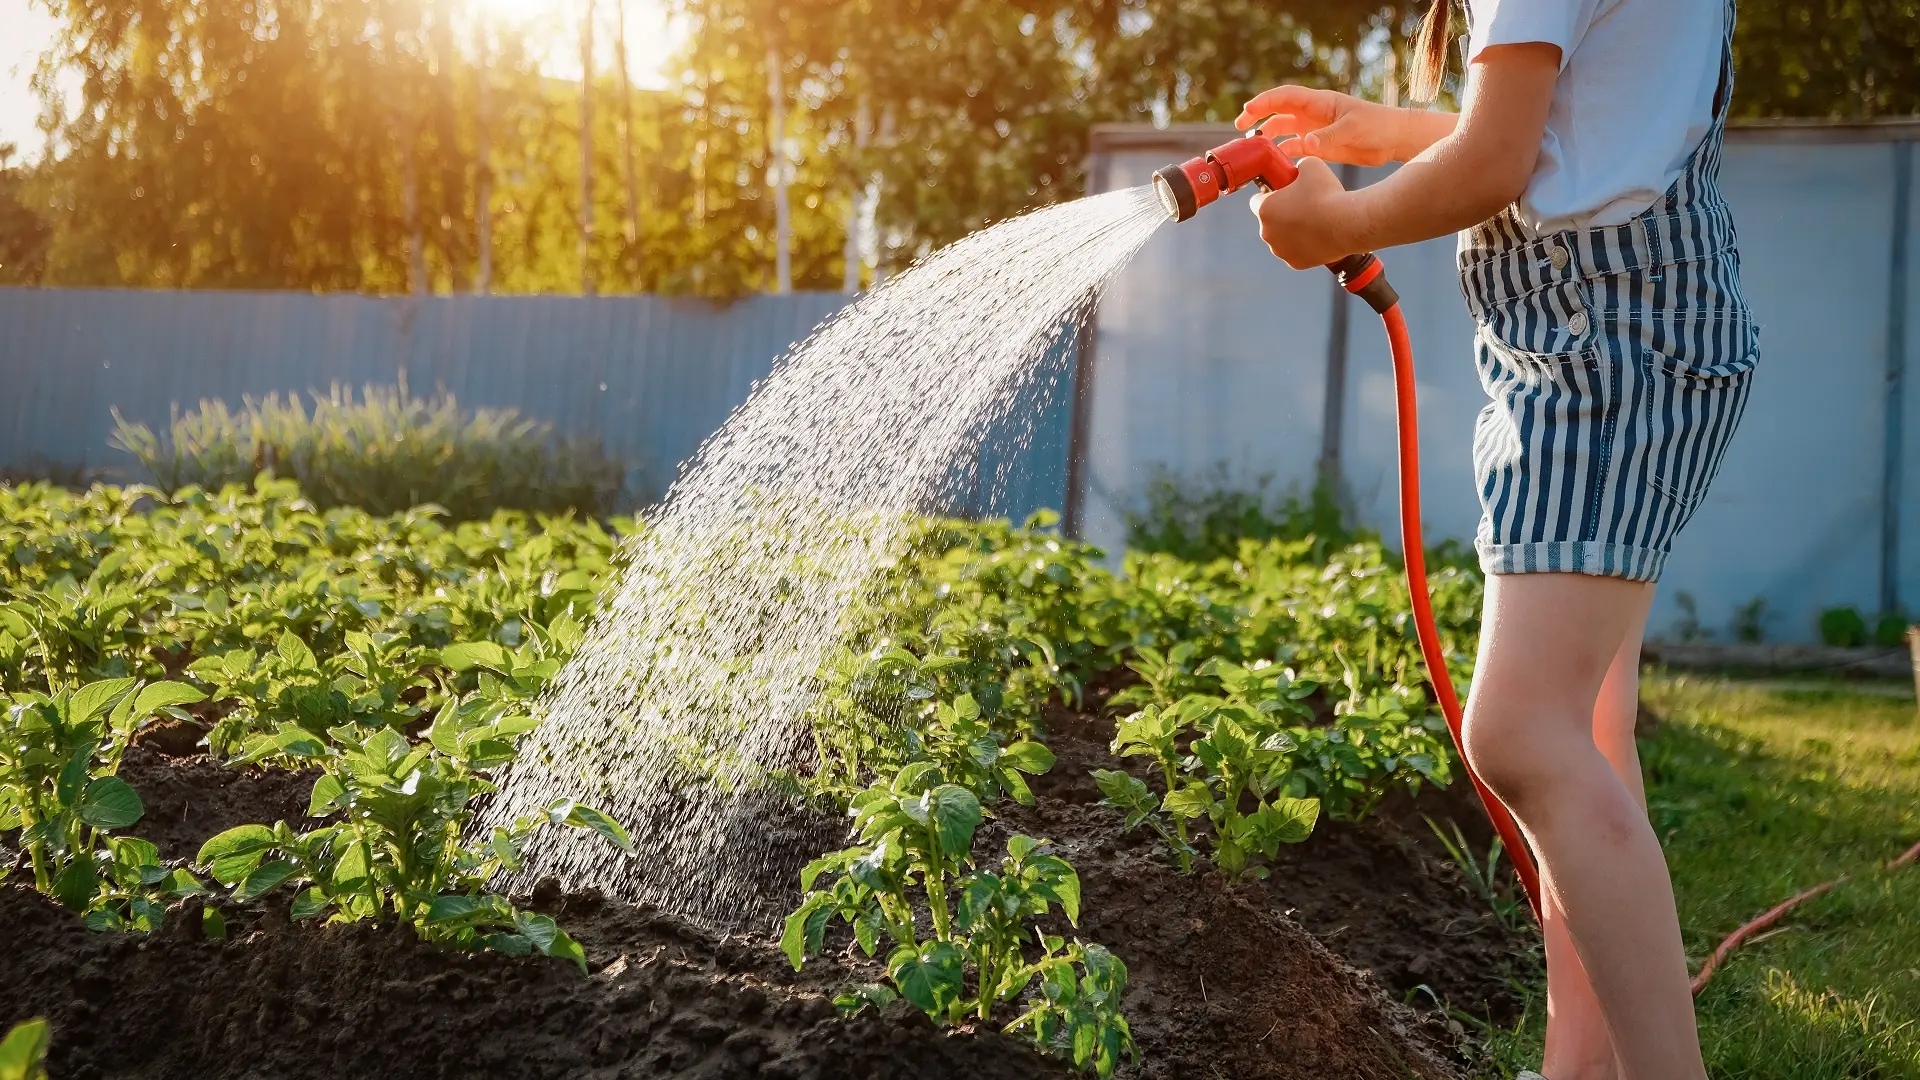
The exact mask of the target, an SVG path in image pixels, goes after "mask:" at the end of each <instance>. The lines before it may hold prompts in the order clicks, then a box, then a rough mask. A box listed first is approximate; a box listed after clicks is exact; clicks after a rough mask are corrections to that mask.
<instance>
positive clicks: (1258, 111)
mask: <svg viewBox="0 0 1920 1080" xmlns="http://www.w3.org/2000/svg"><path fill="white" fill-rule="evenodd" d="M1339 96H1340V95H1338V94H1336V93H1334V92H1333V91H1331V90H1315V89H1312V88H1311V87H1306V86H1293V85H1287V86H1276V87H1274V88H1273V89H1271V90H1263V91H1261V92H1260V93H1258V94H1256V95H1254V97H1253V100H1252V101H1249V102H1247V103H1246V104H1245V105H1244V106H1242V107H1241V109H1240V115H1239V116H1238V117H1237V118H1235V120H1234V121H1233V123H1234V126H1236V127H1238V128H1239V129H1240V130H1241V131H1245V130H1247V129H1248V128H1250V127H1252V126H1253V125H1255V124H1257V123H1259V122H1260V121H1261V120H1263V119H1265V118H1267V117H1270V116H1271V117H1274V119H1275V122H1277V121H1278V119H1279V118H1280V117H1282V116H1286V117H1289V118H1290V119H1291V122H1292V123H1293V124H1294V125H1295V126H1293V127H1292V128H1289V129H1286V130H1292V131H1298V130H1300V126H1301V125H1305V126H1307V127H1318V126H1320V125H1321V124H1325V123H1327V122H1328V121H1330V120H1332V119H1333V118H1334V116H1336V115H1337V114H1338V112H1339V110H1338V108H1337V107H1336V105H1335V102H1336V101H1338V100H1339ZM1262 130H1265V129H1264V128H1263V129H1262Z"/></svg>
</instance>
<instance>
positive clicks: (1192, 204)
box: [1153, 165, 1200, 221]
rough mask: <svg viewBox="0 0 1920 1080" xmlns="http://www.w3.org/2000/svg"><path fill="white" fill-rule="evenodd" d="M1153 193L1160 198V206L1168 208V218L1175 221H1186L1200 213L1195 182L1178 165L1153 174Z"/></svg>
mask: <svg viewBox="0 0 1920 1080" xmlns="http://www.w3.org/2000/svg"><path fill="white" fill-rule="evenodd" d="M1153 193H1154V194H1155V195H1158V196H1159V197H1160V205H1161V206H1163V207H1166V210H1167V216H1168V217H1169V218H1172V219H1173V220H1174V221H1185V220H1187V219H1188V218H1190V217H1192V216H1193V215H1195V214H1197V213H1199V212H1200V204H1199V200H1198V199H1196V198H1195V196H1194V190H1193V182H1192V181H1190V180H1188V179H1187V174H1186V173H1184V172H1181V171H1180V166H1178V165H1169V166H1167V167H1166V168H1164V169H1161V170H1159V171H1158V172H1155V173H1154V174H1153Z"/></svg>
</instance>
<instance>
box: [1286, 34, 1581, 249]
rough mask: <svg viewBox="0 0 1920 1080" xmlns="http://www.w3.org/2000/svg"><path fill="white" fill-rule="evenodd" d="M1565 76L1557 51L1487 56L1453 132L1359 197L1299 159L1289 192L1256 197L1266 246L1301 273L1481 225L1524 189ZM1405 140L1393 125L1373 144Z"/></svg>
mask: <svg viewBox="0 0 1920 1080" xmlns="http://www.w3.org/2000/svg"><path fill="white" fill-rule="evenodd" d="M1559 75H1560V49H1559V48H1558V47H1557V46H1554V45H1545V44H1537V43H1532V44H1524V45H1500V46H1494V47H1490V48H1487V49H1485V50H1483V51H1482V52H1481V53H1480V55H1479V56H1478V57H1476V58H1475V62H1474V64H1473V69H1472V75H1471V77H1470V78H1469V79H1468V83H1467V101H1466V107H1465V108H1464V109H1462V110H1461V113H1460V118H1459V121H1458V123H1456V124H1455V125H1454V126H1453V129H1452V130H1451V131H1449V132H1448V133H1446V134H1445V135H1443V136H1441V137H1440V138H1438V139H1436V140H1435V141H1433V142H1432V143H1431V144H1429V145H1428V146H1427V147H1426V148H1425V149H1423V150H1420V151H1419V152H1417V153H1415V154H1413V155H1411V159H1410V160H1408V161H1407V163H1406V164H1405V165H1404V166H1402V167H1401V168H1400V169H1399V170H1397V171H1396V172H1395V173H1394V174H1393V175H1392V176H1390V177H1387V178H1386V179H1385V180H1382V181H1381V182H1379V183H1377V184H1374V185H1372V186H1371V187H1366V188H1361V189H1360V190H1358V191H1351V192H1350V191H1346V190H1345V189H1343V188H1342V187H1341V186H1340V181H1339V179H1338V178H1337V177H1335V176H1334V175H1333V171H1332V170H1331V169H1329V168H1327V166H1326V165H1325V163H1324V162H1323V161H1321V160H1319V159H1315V158H1306V159H1303V160H1302V161H1301V162H1300V165H1301V170H1300V179H1299V180H1297V181H1295V182H1294V184H1293V185H1292V186H1290V187H1287V188H1283V189H1281V190H1279V191H1275V192H1271V193H1267V194H1262V195H1258V196H1255V198H1254V200H1253V208H1254V213H1255V214H1257V215H1258V216H1259V218H1260V236H1261V239H1263V240H1265V241H1266V242H1267V247H1268V248H1270V249H1271V250H1272V251H1273V253H1274V254H1275V255H1277V256H1279V257H1280V258H1282V259H1284V260H1286V262H1287V264H1288V265H1289V266H1292V267H1295V268H1296V269H1305V268H1307V267H1310V266H1318V265H1323V264H1325V263H1329V262H1333V261H1334V260H1336V259H1339V258H1341V257H1343V256H1346V255H1350V254H1352V253H1354V252H1356V251H1370V250H1372V249H1374V248H1382V247H1392V246H1394V245H1396V244H1411V243H1416V242H1418V241H1421V240H1429V239H1432V238H1433V237H1436V236H1445V235H1446V234H1448V233H1452V232H1457V231H1459V230H1461V229H1464V228H1467V227H1468V226H1470V225H1475V224H1478V223H1480V222H1482V221H1485V220H1486V219H1487V218H1489V217H1492V216H1493V215H1494V214H1496V213H1498V212H1499V211H1500V209H1501V208H1502V207H1504V206H1506V205H1507V204H1508V203H1511V202H1513V201H1514V200H1515V199H1517V198H1519V197H1520V195H1521V193H1522V192H1524V191H1526V188H1527V182H1528V180H1529V179H1531V178H1532V176H1533V168H1534V163H1535V161H1536V159H1537V158H1538V157H1539V154H1540V138H1541V134H1542V132H1544V131H1545V130H1546V126H1547V109H1548V107H1549V105H1550V104H1551V103H1552V100H1553V85H1554V82H1555V80H1557V79H1558V78H1559ZM1407 115H1418V114H1407ZM1263 130H1264V129H1263ZM1405 138H1406V133H1405V131H1404V130H1400V129H1399V128H1398V126H1397V125H1388V126H1384V127H1382V128H1380V129H1379V133H1378V134H1377V135H1375V136H1374V138H1373V142H1375V143H1377V144H1378V145H1379V146H1380V147H1383V148H1385V147H1391V146H1396V145H1401V140H1404V139H1405ZM1349 141H1350V140H1349ZM1410 143H1411V140H1406V145H1410Z"/></svg>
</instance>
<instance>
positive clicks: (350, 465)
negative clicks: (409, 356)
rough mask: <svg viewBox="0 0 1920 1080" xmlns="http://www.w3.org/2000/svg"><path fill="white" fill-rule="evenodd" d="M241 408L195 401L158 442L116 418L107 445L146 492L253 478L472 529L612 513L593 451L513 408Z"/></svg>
mask: <svg viewBox="0 0 1920 1080" xmlns="http://www.w3.org/2000/svg"><path fill="white" fill-rule="evenodd" d="M312 398H313V407H312V409H311V410H309V409H308V408H307V407H306V406H305V405H303V404H302V403H301V401H300V398H299V397H298V396H297V395H292V394H289V395H287V396H286V397H285V398H282V397H281V396H279V395H278V394H269V395H267V396H266V397H265V398H263V399H255V398H251V397H249V398H247V399H245V404H244V405H243V406H242V407H241V408H240V409H239V410H237V411H236V410H233V409H230V408H228V406H227V404H226V403H225V402H223V401H215V400H209V401H202V402H201V403H200V407H199V408H198V409H195V410H193V411H191V412H187V413H179V412H176V413H175V415H174V418H173V422H172V423H171V424H170V425H169V426H168V428H167V431H166V432H165V433H164V434H155V433H154V431H153V430H152V429H151V428H148V427H147V426H146V425H145V424H139V423H135V422H132V421H130V420H127V419H126V418H125V417H122V416H121V415H120V412H119V410H117V409H116V410H114V422H115V430H114V434H113V440H112V441H113V445H114V446H115V447H116V448H117V449H121V450H125V451H127V452H128V453H130V454H132V455H133V456H134V457H135V458H137V459H139V463H140V467H141V468H142V469H143V470H144V471H145V472H146V474H147V476H148V478H150V480H151V481H152V483H154V484H155V485H156V486H159V487H161V488H164V489H165V490H168V491H177V490H179V489H180V488H183V487H187V486H189V485H192V486H198V487H202V488H206V489H208V490H219V489H220V488H222V487H225V486H227V485H228V484H246V483H249V482H251V481H252V480H253V478H254V477H255V476H257V475H260V474H262V473H271V474H273V475H276V476H280V477H283V478H288V479H293V480H296V481H298V482H299V484H300V488H301V490H302V491H303V492H304V493H305V494H306V496H307V498H309V499H310V500H312V501H313V503H314V505H315V506H318V507H320V508H321V509H327V508H330V507H336V506H355V507H360V508H362V509H364V510H367V511H370V512H371V513H374V514H393V513H398V512H400V511H402V510H406V509H408V508H410V507H414V506H421V505H426V504H433V505H436V506H439V507H441V508H442V509H444V510H446V511H447V513H448V514H450V515H451V516H452V517H454V518H456V519H458V520H462V521H471V520H476V519H479V518H484V517H487V516H489V515H491V514H492V513H493V512H494V511H495V510H498V509H516V510H528V511H535V512H545V513H558V512H561V511H566V510H572V511H576V512H579V513H582V514H586V515H589V516H596V517H603V516H606V515H607V514H609V513H611V512H612V510H613V509H614V503H615V501H616V500H618V499H619V497H620V495H621V487H622V482H623V479H624V477H625V471H626V470H625V466H624V465H623V464H622V463H621V462H620V461H618V460H616V459H615V458H613V457H611V456H609V455H608V454H607V453H605V451H603V450H602V449H601V448H600V446H599V445H598V444H596V443H588V442H583V441H577V440H563V439H557V438H555V437H554V435H553V432H552V428H551V426H550V425H548V424H545V423H541V422H538V421H534V420H528V419H525V418H523V417H521V416H520V415H519V414H518V413H517V412H515V411H514V410H512V409H477V410H472V411H469V410H466V409H462V408H461V407H460V404H459V402H457V401H456V400H455V399H454V398H453V396H452V395H451V394H444V393H442V394H435V395H433V396H432V397H428V398H419V397H414V396H413V395H411V394H410V393H408V391H407V386H406V383H405V382H404V381H402V382H401V384H400V385H399V386H398V387H395V388H390V389H389V388H382V387H377V386H368V387H366V388H365V389H364V390H362V391H361V394H360V396H359V398H358V399H356V398H355V397H354V395H353V392H352V391H351V390H346V389H343V388H341V387H340V386H338V385H336V386H334V387H333V389H332V390H331V391H330V392H329V393H327V394H326V395H325V396H322V395H320V394H318V393H315V394H313V395H312Z"/></svg>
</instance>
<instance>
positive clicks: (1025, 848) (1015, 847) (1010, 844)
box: [1007, 833, 1046, 862]
mask: <svg viewBox="0 0 1920 1080" xmlns="http://www.w3.org/2000/svg"><path fill="white" fill-rule="evenodd" d="M1044 843H1046V841H1044V840H1035V839H1034V838H1033V837H1031V836H1028V835H1026V834H1025V833H1014V834H1013V835H1012V836H1011V837H1009V838H1008V839H1007V854H1009V855H1011V856H1013V861H1015V862H1022V861H1024V860H1025V859H1026V857H1027V856H1029V855H1031V854H1033V853H1034V852H1035V851H1036V850H1038V849H1039V847H1040V845H1042V844H1044Z"/></svg>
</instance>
